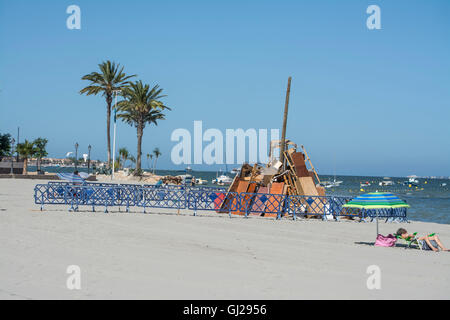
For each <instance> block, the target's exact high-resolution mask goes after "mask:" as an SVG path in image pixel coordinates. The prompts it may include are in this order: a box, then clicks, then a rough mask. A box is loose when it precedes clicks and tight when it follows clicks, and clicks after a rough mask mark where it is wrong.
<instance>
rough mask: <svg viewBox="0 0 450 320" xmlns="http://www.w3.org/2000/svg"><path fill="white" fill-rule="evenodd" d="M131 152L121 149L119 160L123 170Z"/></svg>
mask: <svg viewBox="0 0 450 320" xmlns="http://www.w3.org/2000/svg"><path fill="white" fill-rule="evenodd" d="M128 156H129V152H128V150H127V148H120V149H119V158H120V160H121V163H122V168H124V167H125V162H126V161H127V160H128Z"/></svg>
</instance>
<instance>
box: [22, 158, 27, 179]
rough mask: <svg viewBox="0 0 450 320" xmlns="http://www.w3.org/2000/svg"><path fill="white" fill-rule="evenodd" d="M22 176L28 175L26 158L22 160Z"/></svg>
mask: <svg viewBox="0 0 450 320" xmlns="http://www.w3.org/2000/svg"><path fill="white" fill-rule="evenodd" d="M22 174H25V175H26V174H28V158H24V159H23V173H22Z"/></svg>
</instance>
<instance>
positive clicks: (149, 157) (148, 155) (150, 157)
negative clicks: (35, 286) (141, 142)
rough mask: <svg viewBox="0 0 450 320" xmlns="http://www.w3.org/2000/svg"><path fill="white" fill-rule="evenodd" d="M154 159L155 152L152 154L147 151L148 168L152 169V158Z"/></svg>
mask: <svg viewBox="0 0 450 320" xmlns="http://www.w3.org/2000/svg"><path fill="white" fill-rule="evenodd" d="M152 159H153V154H150V153H147V166H148V169H149V170H150V162H151V161H150V160H152Z"/></svg>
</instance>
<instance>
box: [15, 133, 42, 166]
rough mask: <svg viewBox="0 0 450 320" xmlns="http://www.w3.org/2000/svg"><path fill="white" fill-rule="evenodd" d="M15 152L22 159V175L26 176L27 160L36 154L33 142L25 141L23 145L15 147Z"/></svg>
mask: <svg viewBox="0 0 450 320" xmlns="http://www.w3.org/2000/svg"><path fill="white" fill-rule="evenodd" d="M16 150H17V152H18V153H19V155H20V156H21V157H22V158H23V174H28V158H31V157H33V156H34V155H35V154H36V151H37V150H36V148H35V146H34V143H33V142H29V141H28V140H25V142H24V143H19V144H18V145H17V149H16Z"/></svg>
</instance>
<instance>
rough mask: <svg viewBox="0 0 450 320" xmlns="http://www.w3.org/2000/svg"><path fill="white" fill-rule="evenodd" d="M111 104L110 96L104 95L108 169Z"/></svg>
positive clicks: (109, 160)
mask: <svg viewBox="0 0 450 320" xmlns="http://www.w3.org/2000/svg"><path fill="white" fill-rule="evenodd" d="M111 104H112V94H111V93H107V94H106V139H107V144H108V145H107V147H108V168H109V167H110V165H111Z"/></svg>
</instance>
